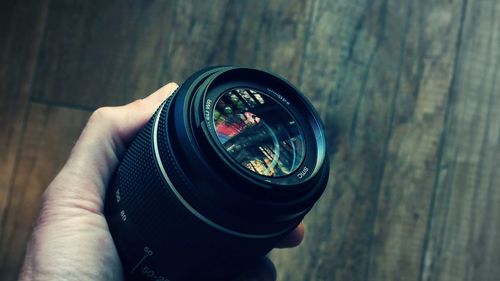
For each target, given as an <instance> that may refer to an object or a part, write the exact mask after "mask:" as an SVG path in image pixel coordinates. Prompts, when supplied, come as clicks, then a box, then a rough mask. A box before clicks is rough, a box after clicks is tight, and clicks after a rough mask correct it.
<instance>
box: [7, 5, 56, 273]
mask: <svg viewBox="0 0 500 281" xmlns="http://www.w3.org/2000/svg"><path fill="white" fill-rule="evenodd" d="M46 6H47V1H29V0H28V1H24V0H23V1H3V2H2V9H1V10H0V100H1V102H0V237H2V234H3V233H2V229H3V224H4V216H5V210H6V207H7V204H8V200H9V197H10V191H11V182H12V179H13V174H14V167H15V163H16V158H17V155H18V152H19V143H20V140H21V135H22V131H23V126H24V121H25V115H26V112H27V107H28V100H29V94H30V89H31V82H32V78H33V72H34V68H35V64H36V59H37V51H38V47H39V45H40V44H39V43H40V39H41V37H42V31H43V23H44V19H45V12H46ZM0 251H1V248H0ZM0 279H1V278H0Z"/></svg>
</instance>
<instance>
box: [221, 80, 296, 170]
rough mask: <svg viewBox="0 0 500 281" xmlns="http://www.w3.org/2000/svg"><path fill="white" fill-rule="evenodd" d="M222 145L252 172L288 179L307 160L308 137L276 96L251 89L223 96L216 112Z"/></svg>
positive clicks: (228, 92) (233, 91) (235, 91)
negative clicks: (306, 137) (303, 134)
mask: <svg viewBox="0 0 500 281" xmlns="http://www.w3.org/2000/svg"><path fill="white" fill-rule="evenodd" d="M213 119H214V126H215V128H216V129H215V130H216V132H217V137H218V138H219V141H220V143H221V144H222V146H224V148H225V149H226V151H227V152H228V153H229V155H231V157H232V158H233V159H234V160H236V161H237V162H238V163H239V164H241V165H243V166H244V167H245V168H247V169H248V170H250V171H252V172H254V173H257V174H260V175H263V176H269V177H280V176H286V175H289V174H290V173H292V172H294V171H296V170H297V168H298V167H299V166H300V164H301V163H302V161H303V160H304V154H305V151H304V138H303V136H302V132H301V130H300V127H299V126H298V124H297V122H296V121H295V119H294V117H293V116H292V115H291V113H290V112H289V111H288V110H287V109H286V108H285V107H283V106H281V105H280V104H279V103H278V102H277V101H275V100H274V99H273V98H272V97H270V96H268V95H267V94H264V93H262V92H259V91H257V90H255V89H250V88H236V89H231V90H229V91H227V92H225V93H223V94H222V95H221V96H220V98H219V99H218V100H217V101H216V105H215V109H214V112H213Z"/></svg>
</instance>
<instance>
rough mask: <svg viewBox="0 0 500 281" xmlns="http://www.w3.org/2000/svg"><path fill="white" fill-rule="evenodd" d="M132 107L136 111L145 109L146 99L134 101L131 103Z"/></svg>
mask: <svg viewBox="0 0 500 281" xmlns="http://www.w3.org/2000/svg"><path fill="white" fill-rule="evenodd" d="M130 106H131V107H132V108H134V109H138V110H140V109H142V108H144V107H146V101H145V100H144V99H137V100H135V101H133V102H132V103H130Z"/></svg>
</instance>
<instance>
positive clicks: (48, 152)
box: [0, 103, 90, 280]
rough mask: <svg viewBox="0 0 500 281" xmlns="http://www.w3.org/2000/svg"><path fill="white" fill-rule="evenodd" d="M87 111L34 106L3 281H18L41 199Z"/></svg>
mask: <svg viewBox="0 0 500 281" xmlns="http://www.w3.org/2000/svg"><path fill="white" fill-rule="evenodd" d="M89 115H90V113H89V112H87V111H82V110H77V109H68V108H60V107H53V106H48V105H44V104H36V103H32V104H31V105H30V107H29V115H28V118H27V121H26V129H25V133H24V137H23V141H22V143H21V144H20V145H21V147H20V154H19V156H18V163H17V169H16V175H15V178H14V181H13V185H12V193H11V194H10V197H9V208H8V210H7V212H6V215H5V221H4V223H3V229H2V236H1V239H0V246H1V247H0V249H1V251H0V272H2V280H14V279H15V278H16V277H17V274H18V271H19V269H20V265H21V264H22V262H23V259H24V252H25V247H26V243H27V241H28V239H29V237H30V233H31V230H32V224H33V222H34V221H35V219H36V216H37V213H38V209H39V203H40V199H41V195H42V193H43V191H44V190H45V188H46V187H47V185H48V184H49V183H50V182H51V181H52V179H53V178H54V176H55V175H56V174H57V172H59V170H60V169H61V167H62V165H63V164H64V162H66V159H67V157H68V155H69V153H70V151H71V148H72V147H73V144H74V142H75V141H76V139H77V138H78V136H79V135H80V132H81V130H82V129H83V126H84V125H85V123H86V121H87V119H88V117H89Z"/></svg>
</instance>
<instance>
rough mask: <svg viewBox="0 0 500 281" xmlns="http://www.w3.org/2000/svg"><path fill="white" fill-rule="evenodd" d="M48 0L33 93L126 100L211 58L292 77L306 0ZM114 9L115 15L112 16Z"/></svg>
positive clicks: (84, 102)
mask: <svg viewBox="0 0 500 281" xmlns="http://www.w3.org/2000/svg"><path fill="white" fill-rule="evenodd" d="M287 3H288V1H285V0H279V1H272V2H271V3H268V2H267V1H255V2H253V1H222V0H220V1H209V2H207V1H140V2H138V1H125V2H122V1H77V0H74V1H52V2H51V4H50V7H49V11H48V16H47V22H46V26H47V27H46V30H47V32H46V33H45V35H44V38H43V41H42V45H41V50H40V58H39V64H38V67H37V70H36V79H35V81H34V91H33V97H34V99H35V100H43V101H49V102H52V103H55V104H70V105H74V106H81V107H84V108H96V107H99V106H102V105H117V104H123V103H125V102H127V101H130V100H132V99H135V98H140V97H143V96H144V94H145V93H149V92H152V91H154V90H155V89H157V88H158V87H159V86H160V85H163V84H165V83H167V82H169V81H178V82H182V81H183V80H184V79H186V78H187V76H189V75H190V74H192V73H193V72H195V71H196V70H198V69H200V68H202V67H205V66H208V65H214V64H237V65H248V66H256V67H263V68H266V69H270V70H276V71H279V72H280V73H282V75H285V76H287V77H288V78H289V79H291V80H293V81H296V80H297V73H298V67H299V65H300V57H301V53H302V49H303V47H302V46H303V45H304V44H305V41H304V35H305V33H306V28H305V27H306V21H307V14H304V12H303V10H304V9H305V6H306V1H304V0H301V1H296V2H295V4H294V5H287ZM111 15H112V16H111Z"/></svg>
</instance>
